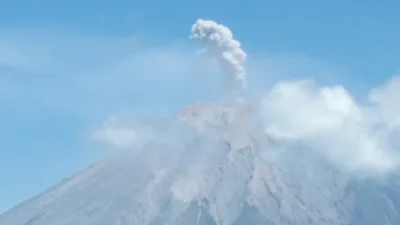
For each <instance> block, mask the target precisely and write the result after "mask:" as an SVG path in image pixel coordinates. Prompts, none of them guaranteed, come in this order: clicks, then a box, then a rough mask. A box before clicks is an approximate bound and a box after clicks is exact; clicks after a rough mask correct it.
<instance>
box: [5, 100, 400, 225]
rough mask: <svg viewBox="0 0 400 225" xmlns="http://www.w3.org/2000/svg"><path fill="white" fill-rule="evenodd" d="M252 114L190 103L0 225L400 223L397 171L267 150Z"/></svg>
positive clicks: (270, 144)
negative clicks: (361, 175) (345, 167)
mask: <svg viewBox="0 0 400 225" xmlns="http://www.w3.org/2000/svg"><path fill="white" fill-rule="evenodd" d="M255 117H256V116H255V114H254V112H253V111H252V109H251V108H250V107H248V106H247V105H246V104H244V103H243V104H238V105H235V106H219V105H213V104H209V103H198V104H195V105H193V106H190V107H188V108H187V109H185V110H183V111H182V112H180V113H179V114H178V115H177V116H176V121H175V122H173V123H171V124H170V125H168V126H166V127H165V129H164V130H162V131H159V133H158V135H157V139H155V140H153V141H152V142H150V143H148V144H147V145H146V146H145V147H143V149H141V151H140V152H130V151H124V152H119V153H116V154H114V155H112V156H110V157H109V158H107V159H106V160H103V161H102V162H99V163H97V164H96V165H93V166H92V167H90V168H88V169H87V170H85V171H83V172H81V173H78V174H77V175H75V176H74V177H71V178H70V179H68V180H66V181H64V182H62V183H61V184H59V185H57V186H56V187H54V188H53V189H51V190H48V191H47V192H45V193H43V194H41V195H39V196H37V197H35V198H32V199H30V200H28V201H26V202H24V203H23V204H21V205H19V206H17V207H15V208H13V209H11V210H10V211H8V212H6V213H4V214H3V215H1V216H0V225H114V224H115V225H117V224H118V225H128V224H133V225H140V224H143V225H164V224H168V225H186V224H203V225H214V224H215V225H251V224H253V225H258V224H271V225H272V224H287V225H289V224H290V225H311V224H316V225H324V224H329V225H341V224H351V225H364V224H376V225H382V224H391V225H395V224H396V225H397V224H400V218H399V212H400V189H399V183H396V181H397V179H395V178H391V179H390V180H388V181H387V182H385V183H384V184H379V183H377V182H374V181H366V180H364V181H360V180H358V181H357V180H353V179H351V178H350V177H349V176H348V175H346V174H344V173H341V172H339V171H337V170H336V169H334V168H333V167H332V166H330V165H329V164H327V162H325V160H324V159H323V158H321V157H320V156H318V155H313V154H311V153H310V152H307V151H306V149H301V148H299V149H298V151H296V152H284V153H282V154H276V156H277V157H276V159H273V160H271V158H270V156H271V155H274V154H267V155H265V154H264V153H265V152H266V151H269V150H270V151H273V150H274V149H275V148H274V147H273V146H274V145H276V144H277V143H275V142H273V141H271V140H270V139H268V138H267V137H264V136H263V135H262V132H260V130H259V127H258V123H257V120H255V119H254V118H255ZM267 156H268V157H267ZM278 156H279V157H278Z"/></svg>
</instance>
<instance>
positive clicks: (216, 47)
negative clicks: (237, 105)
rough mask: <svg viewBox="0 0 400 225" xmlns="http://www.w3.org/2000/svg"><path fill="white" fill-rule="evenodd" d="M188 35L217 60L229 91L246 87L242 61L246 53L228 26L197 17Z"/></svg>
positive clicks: (241, 89)
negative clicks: (201, 44)
mask: <svg viewBox="0 0 400 225" xmlns="http://www.w3.org/2000/svg"><path fill="white" fill-rule="evenodd" d="M190 37H191V38H192V39H196V40H199V41H200V42H202V43H203V44H204V45H205V46H206V52H207V53H208V54H210V55H212V56H213V57H215V58H216V59H217V60H218V62H219V65H220V66H221V68H222V70H223V71H224V73H225V76H226V77H225V81H226V84H227V85H228V89H229V91H230V92H233V93H237V92H240V91H243V90H245V89H246V71H245V68H244V62H245V59H246V56H247V54H246V53H245V52H244V51H243V49H242V48H241V43H240V42H239V41H237V40H235V39H234V37H233V34H232V32H231V30H230V29H229V28H228V27H226V26H224V25H222V24H218V23H216V22H214V21H212V20H203V19H198V20H197V21H196V23H195V24H194V25H193V26H192V35H191V36H190Z"/></svg>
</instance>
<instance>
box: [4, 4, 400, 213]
mask: <svg viewBox="0 0 400 225" xmlns="http://www.w3.org/2000/svg"><path fill="white" fill-rule="evenodd" d="M399 10H400V3H398V2H397V1H386V2H385V4H378V3H377V2H376V1H364V2H363V4H351V3H349V2H348V1H335V3H322V2H320V1H302V2H301V3H300V2H298V3H292V4H289V3H273V2H272V1H247V2H246V3H244V2H243V1H227V2H220V3H216V2H215V1H211V0H206V1H194V2H189V1H183V0H179V1H178V0H177V1H104V0H97V1H92V0H88V1H76V0H71V1H64V2H63V3H60V2H56V1H49V0H38V1H27V0H25V1H22V0H15V1H7V2H4V3H2V4H1V7H0V123H1V124H2V126H1V127H0V135H1V137H3V138H2V139H1V141H0V145H1V146H0V149H1V150H0V212H2V211H4V210H7V209H9V208H10V207H12V206H13V205H15V204H17V203H19V202H21V201H23V200H26V199H27V198H29V197H32V196H33V195H35V194H37V193H40V192H42V191H44V190H45V189H47V188H49V187H51V186H52V185H54V184H55V183H57V182H59V181H60V180H62V179H64V178H66V177H68V176H70V175H71V174H73V173H75V172H77V171H79V170H81V169H83V168H85V167H87V166H88V165H90V163H92V162H94V161H95V160H96V159H98V158H99V157H101V156H103V155H104V154H107V151H106V149H105V148H103V146H101V145H100V146H99V145H96V144H93V143H92V142H91V141H90V138H88V137H89V136H90V135H89V133H90V130H91V129H93V128H95V127H98V126H101V125H102V124H103V123H104V121H106V120H107V118H109V117H110V116H112V115H118V116H126V117H133V116H136V115H139V116H157V117H166V116H169V115H172V114H173V113H175V112H176V111H177V110H179V109H181V108H182V107H185V106H186V105H188V104H191V103H193V102H196V101H199V100H215V99H218V96H219V85H220V81H219V79H218V69H217V68H216V66H215V65H214V64H212V63H210V62H209V61H207V60H204V59H203V58H201V57H198V56H197V55H196V54H195V51H196V49H198V47H199V46H198V45H197V43H194V42H192V41H191V40H190V39H189V35H190V28H191V26H192V24H193V23H194V22H195V21H196V20H197V19H198V18H204V19H212V20H215V21H217V22H219V23H222V24H224V25H226V26H228V27H229V28H230V29H231V30H232V31H233V33H234V35H235V38H236V39H238V40H240V42H241V43H242V45H243V49H244V50H245V51H246V52H247V54H248V61H247V69H248V80H249V83H250V86H252V87H253V88H254V89H255V90H263V89H266V88H268V87H270V86H271V85H272V84H273V83H274V82H276V81H277V80H282V79H300V78H313V79H315V80H316V81H317V82H320V83H322V84H335V83H339V84H343V85H344V86H345V87H346V88H347V89H348V90H350V91H351V92H352V94H353V95H355V96H364V95H365V94H366V93H367V92H368V91H369V89H370V88H371V87H375V86H378V85H381V84H383V83H384V82H385V81H386V80H388V79H389V78H390V77H392V76H393V75H395V74H397V73H398V72H400V71H399V70H400V42H399V40H400V30H399V29H398V23H399V22H400V15H399V14H398V12H399Z"/></svg>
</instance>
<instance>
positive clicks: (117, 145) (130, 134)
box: [91, 116, 154, 149]
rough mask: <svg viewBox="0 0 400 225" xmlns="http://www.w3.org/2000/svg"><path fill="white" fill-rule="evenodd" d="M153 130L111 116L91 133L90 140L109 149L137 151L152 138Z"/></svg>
mask: <svg viewBox="0 0 400 225" xmlns="http://www.w3.org/2000/svg"><path fill="white" fill-rule="evenodd" d="M153 132H154V130H152V129H151V127H149V126H144V125H134V124H129V123H127V122H126V121H123V120H121V119H120V118H118V117H116V116H111V117H109V118H108V120H107V121H106V122H105V123H104V124H103V125H102V126H101V127H100V128H98V129H95V130H93V131H92V134H91V137H92V140H93V141H95V142H98V143H101V144H105V145H106V146H108V147H109V148H111V149H137V148H140V147H141V146H143V145H144V144H146V143H147V142H148V141H150V140H151V139H152V138H153V135H154V133H153Z"/></svg>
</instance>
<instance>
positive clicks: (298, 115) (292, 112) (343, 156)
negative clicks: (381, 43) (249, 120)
mask: <svg viewBox="0 0 400 225" xmlns="http://www.w3.org/2000/svg"><path fill="white" fill-rule="evenodd" d="M398 90H400V82H399V78H393V79H392V80H390V81H388V82H387V84H386V85H384V86H382V87H379V88H375V89H373V90H372V91H371V92H370V94H369V96H367V98H366V102H365V103H360V102H358V101H357V100H356V99H355V98H353V97H352V96H351V94H350V93H349V92H348V91H347V90H346V89H345V88H344V87H343V86H341V85H336V86H322V87H320V86H318V85H317V84H316V83H315V82H314V81H312V80H300V81H281V82H278V83H277V84H276V85H275V86H274V87H273V88H272V89H270V90H268V91H267V93H266V94H265V96H263V97H262V99H261V102H262V103H261V114H262V118H263V120H264V124H265V132H266V134H267V135H268V136H270V137H273V138H274V139H276V140H278V141H281V142H284V143H286V144H287V146H290V147H288V148H290V150H291V151H296V148H297V146H300V145H299V144H301V145H305V146H306V147H307V148H308V149H309V150H310V151H313V152H316V153H318V154H320V155H322V156H324V157H326V158H327V159H329V160H330V161H331V162H332V163H333V164H334V165H336V166H337V167H338V168H339V169H342V170H344V171H349V172H355V173H364V174H386V173H388V172H393V171H394V170H397V169H398V166H399V163H400V158H399V152H398V148H399V147H400V145H398V143H396V140H399V138H400V135H399V133H398V130H399V128H400V126H399V125H400V124H399V122H398V121H399V115H400V114H399V113H400V112H399V109H400V107H398V106H396V99H398V97H400V96H399V91H398ZM286 150H287V149H286Z"/></svg>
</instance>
